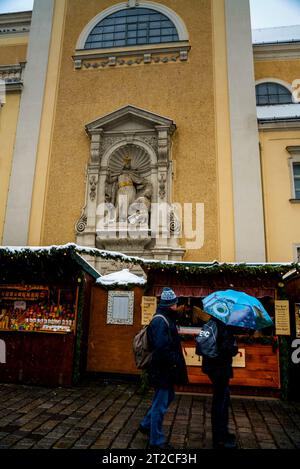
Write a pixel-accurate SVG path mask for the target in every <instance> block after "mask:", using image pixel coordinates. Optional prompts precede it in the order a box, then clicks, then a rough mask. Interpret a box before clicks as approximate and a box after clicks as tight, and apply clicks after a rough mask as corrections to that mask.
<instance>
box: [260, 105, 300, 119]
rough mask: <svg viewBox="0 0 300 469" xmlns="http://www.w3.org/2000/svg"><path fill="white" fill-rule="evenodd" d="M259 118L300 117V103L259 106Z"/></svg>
mask: <svg viewBox="0 0 300 469" xmlns="http://www.w3.org/2000/svg"><path fill="white" fill-rule="evenodd" d="M256 110H257V118H258V120H268V119H270V120H272V119H278V120H279V119H300V104H299V103H298V104H278V105H277V104H275V105H273V106H257V107H256Z"/></svg>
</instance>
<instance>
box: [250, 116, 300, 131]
mask: <svg viewBox="0 0 300 469" xmlns="http://www.w3.org/2000/svg"><path fill="white" fill-rule="evenodd" d="M295 129H300V119H281V120H267V119H266V120H258V130H259V131H269V130H295Z"/></svg>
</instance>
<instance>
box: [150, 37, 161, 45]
mask: <svg viewBox="0 0 300 469" xmlns="http://www.w3.org/2000/svg"><path fill="white" fill-rule="evenodd" d="M159 42H160V37H149V43H150V44H158V43H159Z"/></svg>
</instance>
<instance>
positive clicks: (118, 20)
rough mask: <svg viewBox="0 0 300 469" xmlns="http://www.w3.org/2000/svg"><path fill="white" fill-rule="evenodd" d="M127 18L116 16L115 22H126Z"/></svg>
mask: <svg viewBox="0 0 300 469" xmlns="http://www.w3.org/2000/svg"><path fill="white" fill-rule="evenodd" d="M125 22H126V18H124V17H123V18H116V19H115V24H125Z"/></svg>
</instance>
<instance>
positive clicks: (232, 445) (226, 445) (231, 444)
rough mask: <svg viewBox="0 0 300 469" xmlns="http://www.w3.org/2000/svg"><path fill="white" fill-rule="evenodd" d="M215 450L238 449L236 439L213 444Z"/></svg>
mask: <svg viewBox="0 0 300 469" xmlns="http://www.w3.org/2000/svg"><path fill="white" fill-rule="evenodd" d="M213 448H214V449H236V448H237V444H236V441H235V439H234V440H231V441H230V440H226V441H216V442H214V443H213Z"/></svg>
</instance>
